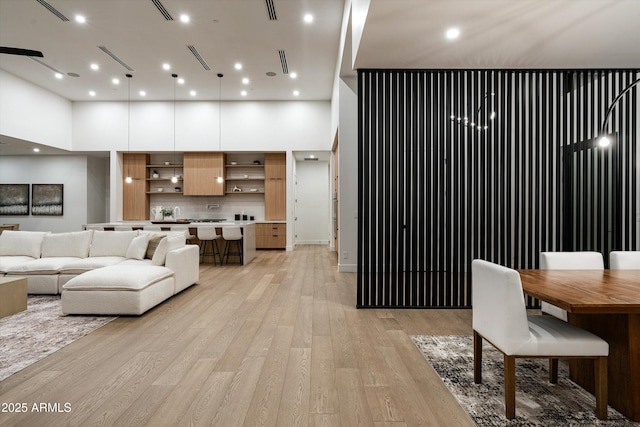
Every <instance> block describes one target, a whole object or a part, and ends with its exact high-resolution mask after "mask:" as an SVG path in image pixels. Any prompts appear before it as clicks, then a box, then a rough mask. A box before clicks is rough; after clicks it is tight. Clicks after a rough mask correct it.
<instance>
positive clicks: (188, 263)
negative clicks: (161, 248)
mask: <svg viewBox="0 0 640 427" xmlns="http://www.w3.org/2000/svg"><path fill="white" fill-rule="evenodd" d="M164 266H165V267H167V268H169V269H171V270H173V272H174V274H175V276H174V278H175V292H174V293H175V294H177V293H178V292H180V291H182V290H183V289H186V288H188V287H189V286H191V285H193V284H195V283H196V282H197V281H198V280H199V278H200V250H199V248H198V246H197V245H186V246H183V247H181V248H178V249H174V250H172V251H169V252H168V253H167V259H166V261H165V263H164Z"/></svg>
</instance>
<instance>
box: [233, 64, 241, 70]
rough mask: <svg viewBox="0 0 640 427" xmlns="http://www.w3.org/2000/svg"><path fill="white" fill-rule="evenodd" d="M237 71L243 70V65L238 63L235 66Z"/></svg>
mask: <svg viewBox="0 0 640 427" xmlns="http://www.w3.org/2000/svg"><path fill="white" fill-rule="evenodd" d="M233 67H234V68H235V69H236V70H242V64H241V63H239V62H236V64H235V65H234V66H233Z"/></svg>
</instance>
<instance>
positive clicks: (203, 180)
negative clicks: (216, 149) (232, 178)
mask: <svg viewBox="0 0 640 427" xmlns="http://www.w3.org/2000/svg"><path fill="white" fill-rule="evenodd" d="M183 168H184V169H183V170H184V189H183V191H184V194H185V195H187V196H224V192H225V191H224V190H225V184H224V182H221V183H220V182H218V180H217V178H218V177H219V176H221V177H222V178H223V179H224V178H225V168H224V153H184V161H183Z"/></svg>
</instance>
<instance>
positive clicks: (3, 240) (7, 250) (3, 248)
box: [0, 230, 49, 258]
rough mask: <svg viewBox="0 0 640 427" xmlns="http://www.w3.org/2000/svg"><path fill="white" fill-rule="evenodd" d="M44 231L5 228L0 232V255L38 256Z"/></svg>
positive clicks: (45, 233)
mask: <svg viewBox="0 0 640 427" xmlns="http://www.w3.org/2000/svg"><path fill="white" fill-rule="evenodd" d="M47 234H49V232H45V231H14V230H5V231H4V232H3V233H2V234H0V255H23V256H28V257H31V258H40V254H41V253H42V240H43V239H44V236H45V235H47Z"/></svg>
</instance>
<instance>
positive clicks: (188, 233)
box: [171, 225, 196, 243]
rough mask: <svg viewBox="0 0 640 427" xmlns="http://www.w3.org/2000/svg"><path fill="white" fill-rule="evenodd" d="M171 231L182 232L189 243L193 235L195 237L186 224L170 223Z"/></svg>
mask: <svg viewBox="0 0 640 427" xmlns="http://www.w3.org/2000/svg"><path fill="white" fill-rule="evenodd" d="M171 231H173V232H177V233H180V232H182V233H184V237H185V238H186V239H187V243H191V240H192V239H193V238H194V237H196V236H194V235H193V234H191V231H189V226H188V225H172V226H171Z"/></svg>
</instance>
